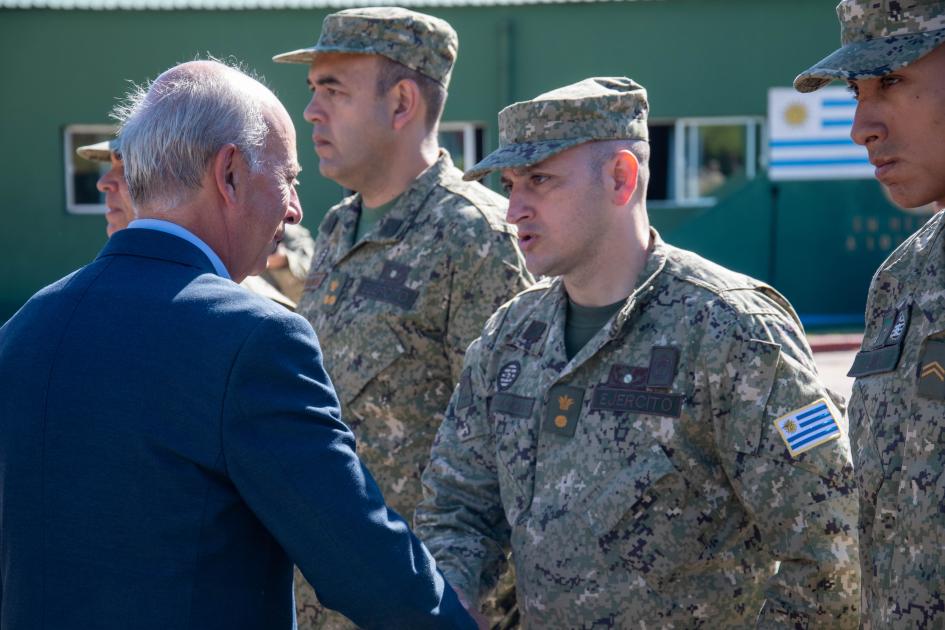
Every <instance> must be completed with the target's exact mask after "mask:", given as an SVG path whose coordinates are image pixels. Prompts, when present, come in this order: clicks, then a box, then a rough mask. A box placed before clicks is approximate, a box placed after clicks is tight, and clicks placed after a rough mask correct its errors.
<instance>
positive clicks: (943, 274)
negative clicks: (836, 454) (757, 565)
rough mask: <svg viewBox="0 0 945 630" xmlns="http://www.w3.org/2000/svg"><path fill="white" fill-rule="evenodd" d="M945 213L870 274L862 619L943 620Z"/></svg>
mask: <svg viewBox="0 0 945 630" xmlns="http://www.w3.org/2000/svg"><path fill="white" fill-rule="evenodd" d="M943 217H945V215H943V213H941V212H940V213H938V214H937V215H936V216H935V217H933V218H932V219H931V220H930V221H929V222H928V223H927V224H926V225H925V226H924V227H923V228H922V229H921V230H919V231H918V232H917V233H916V234H914V235H913V236H912V237H911V238H910V239H909V240H907V241H906V242H905V243H903V244H902V245H901V246H900V247H899V248H898V249H897V250H896V251H894V252H893V253H892V255H890V257H889V259H888V260H887V261H886V262H885V263H884V264H883V265H882V266H881V267H880V268H879V271H877V272H876V275H875V276H874V277H873V283H872V285H871V287H870V293H869V299H868V301H867V305H866V330H865V335H864V337H863V348H862V350H861V352H860V353H859V354H857V358H856V361H855V363H854V365H853V368H852V369H851V370H850V375H851V376H857V380H856V384H855V385H854V388H853V398H852V399H851V402H850V442H851V447H852V450H853V460H854V462H855V465H856V475H857V485H858V486H859V492H860V541H861V547H860V556H861V560H862V567H863V603H864V609H863V616H864V626H865V627H868V628H869V627H872V628H891V627H897V628H940V627H943V626H945V544H943V541H945V474H943V473H945V252H943V247H945V241H943V231H945V218H943Z"/></svg>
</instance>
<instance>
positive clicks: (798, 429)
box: [774, 398, 840, 457]
mask: <svg viewBox="0 0 945 630" xmlns="http://www.w3.org/2000/svg"><path fill="white" fill-rule="evenodd" d="M839 418H840V412H839V411H837V408H836V407H834V406H833V403H831V402H830V401H829V400H827V399H826V398H821V399H820V400H817V401H815V402H812V403H811V404H809V405H806V406H804V407H801V408H800V409H795V410H794V411H792V412H791V413H789V414H787V415H784V416H781V417H780V418H778V419H777V420H775V421H774V426H775V427H777V429H778V433H780V434H781V438H782V439H783V440H784V443H785V444H786V445H787V447H788V451H790V453H791V456H792V457H797V456H798V455H800V454H801V453H804V452H806V451H809V450H810V449H812V448H814V447H815V446H820V445H821V444H823V443H825V442H829V441H831V440H835V439H837V438H839V437H840V425H839V424H838V420H839Z"/></svg>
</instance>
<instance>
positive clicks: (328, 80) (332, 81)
mask: <svg viewBox="0 0 945 630" xmlns="http://www.w3.org/2000/svg"><path fill="white" fill-rule="evenodd" d="M305 84H306V85H308V87H309V89H312V88H314V87H315V86H316V85H341V81H340V80H339V79H338V78H337V77H335V76H333V75H328V76H325V77H321V78H318V79H315V83H312V80H311V79H309V78H308V77H306V78H305Z"/></svg>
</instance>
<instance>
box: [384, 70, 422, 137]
mask: <svg viewBox="0 0 945 630" xmlns="http://www.w3.org/2000/svg"><path fill="white" fill-rule="evenodd" d="M390 94H391V96H392V97H393V99H394V102H393V104H394V109H393V119H392V121H391V123H392V125H393V127H394V129H395V130H398V131H399V130H401V129H403V128H404V127H406V126H407V125H409V124H410V123H411V122H412V121H414V120H416V119H417V118H421V119H422V118H423V116H424V115H425V107H426V105H425V103H424V101H423V96H422V95H421V94H420V87H419V86H418V85H417V83H416V81H413V80H411V79H402V80H400V81H398V82H397V85H395V86H394V87H393V88H391V91H390Z"/></svg>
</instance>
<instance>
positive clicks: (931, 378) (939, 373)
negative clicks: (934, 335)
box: [916, 339, 945, 400]
mask: <svg viewBox="0 0 945 630" xmlns="http://www.w3.org/2000/svg"><path fill="white" fill-rule="evenodd" d="M916 391H917V393H918V394H919V396H922V397H923V398H930V399H932V400H945V340H942V339H928V340H926V342H925V349H924V350H923V351H922V356H920V357H919V381H918V383H917V384H916Z"/></svg>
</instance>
